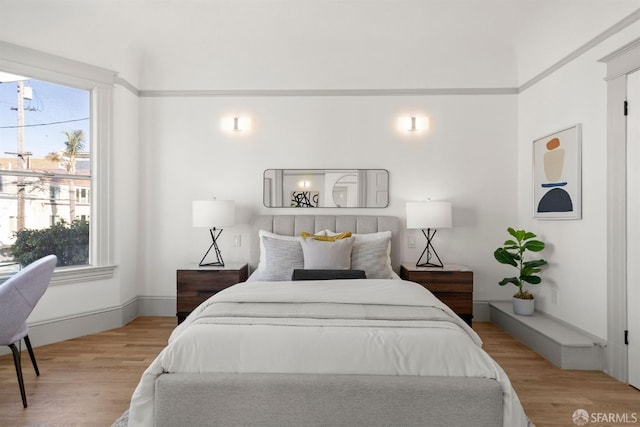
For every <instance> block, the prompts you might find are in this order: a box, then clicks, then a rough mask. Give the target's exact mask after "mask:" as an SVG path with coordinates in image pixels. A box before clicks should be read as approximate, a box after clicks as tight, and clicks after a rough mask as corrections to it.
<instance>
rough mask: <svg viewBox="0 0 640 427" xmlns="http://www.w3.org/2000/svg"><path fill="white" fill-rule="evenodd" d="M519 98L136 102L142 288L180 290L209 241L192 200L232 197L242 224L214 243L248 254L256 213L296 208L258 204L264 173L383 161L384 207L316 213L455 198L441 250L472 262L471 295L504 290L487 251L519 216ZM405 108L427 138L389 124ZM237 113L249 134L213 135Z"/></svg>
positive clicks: (234, 256)
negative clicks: (423, 118)
mask: <svg viewBox="0 0 640 427" xmlns="http://www.w3.org/2000/svg"><path fill="white" fill-rule="evenodd" d="M516 102H517V99H516V96H515V95H497V96H495V95H494V96H477V95H476V96H474V95H470V96H432V97H254V98H223V97H190V98H189V97H165V98H155V97H153V98H143V99H142V100H141V128H140V134H141V140H142V145H143V149H142V155H141V157H142V165H143V176H144V178H143V180H142V182H141V188H143V189H144V191H143V194H142V196H143V209H144V211H143V213H142V214H143V227H142V229H141V230H140V232H141V233H142V236H144V238H143V239H142V242H141V244H142V247H141V250H142V253H143V257H144V260H143V264H142V271H144V272H145V274H146V275H147V276H146V277H145V279H144V281H143V283H144V285H143V286H144V289H143V290H142V292H141V293H142V295H160V296H172V295H175V270H176V268H178V267H180V266H181V265H183V264H186V263H188V262H194V261H197V260H199V257H201V255H202V254H203V253H204V251H205V250H206V248H207V247H208V239H209V237H208V234H207V232H206V230H204V229H194V228H192V227H191V219H190V215H191V213H190V212H191V201H192V200H195V199H200V198H208V197H213V196H216V197H218V198H220V199H227V198H231V199H234V200H235V201H236V203H237V211H238V219H237V222H238V223H239V225H238V226H236V227H235V228H234V229H227V230H225V231H224V232H223V235H222V242H221V247H222V250H223V256H224V258H225V261H232V260H235V261H246V260H247V259H248V254H249V248H248V247H247V243H248V242H249V236H248V234H247V232H248V226H247V224H249V222H250V221H251V220H252V218H253V217H254V216H255V215H256V214H260V213H262V214H271V213H289V214H291V213H300V212H301V211H299V210H295V211H292V210H291V209H267V208H264V207H263V206H262V175H263V172H264V170H265V169H268V168H383V169H388V170H389V181H390V197H391V198H390V204H389V207H388V208H386V209H361V210H356V209H350V210H348V211H347V210H344V209H343V210H338V209H323V210H322V211H320V213H328V214H329V213H337V212H339V213H346V212H349V213H361V214H381V215H397V216H400V217H404V215H405V207H404V204H405V202H406V201H413V200H425V199H426V198H427V197H432V198H433V199H446V200H451V201H452V203H453V209H454V228H453V229H451V230H442V231H440V232H439V234H438V237H437V238H436V242H435V244H436V245H437V248H438V251H439V254H440V255H441V257H443V259H444V260H445V261H448V262H459V263H462V264H466V265H468V266H469V267H471V268H473V269H474V271H475V272H476V293H475V297H476V299H489V298H502V297H505V294H504V293H503V289H501V288H499V287H498V286H497V284H496V279H497V275H496V273H495V270H496V265H495V264H496V263H495V261H493V259H492V252H493V249H494V247H495V246H496V245H498V244H500V243H501V239H502V233H503V231H504V230H505V229H506V227H507V226H508V225H510V224H513V222H514V221H515V220H516V218H517V205H516V203H514V202H513V201H514V200H516V188H517V180H516V177H517V162H516V161H514V160H513V159H515V158H516V155H517V151H516V150H517V146H516V144H514V141H516V139H517V126H516V124H517V105H516ZM411 111H421V112H423V113H425V114H427V115H428V116H429V117H430V121H431V129H430V130H429V131H428V132H427V133H426V134H422V135H419V134H418V135H415V134H413V135H409V134H408V133H407V134H401V133H398V132H397V130H396V128H395V124H396V119H397V118H398V116H399V115H400V114H402V113H409V112H411ZM233 112H243V113H246V114H249V115H250V116H251V117H252V118H253V119H254V123H255V128H254V129H253V130H252V132H251V133H250V134H248V135H239V134H237V133H235V134H227V133H224V132H222V131H221V130H220V127H219V124H220V120H221V118H222V117H224V116H225V115H227V114H231V113H233ZM505 177H506V179H505ZM321 196H322V195H321ZM302 212H303V213H309V214H313V213H317V211H315V210H305V211H302ZM235 234H241V235H242V241H243V242H245V244H244V245H243V246H242V247H240V248H234V247H233V236H234V235H235ZM416 240H417V242H418V246H419V248H416V249H414V250H412V251H409V250H408V249H407V251H406V253H405V254H404V259H406V260H407V261H410V262H415V261H416V260H417V258H418V256H419V251H421V250H422V248H423V247H424V238H423V237H422V236H421V235H420V236H419V238H417V239H416ZM405 246H406V245H405ZM405 249H406V248H405Z"/></svg>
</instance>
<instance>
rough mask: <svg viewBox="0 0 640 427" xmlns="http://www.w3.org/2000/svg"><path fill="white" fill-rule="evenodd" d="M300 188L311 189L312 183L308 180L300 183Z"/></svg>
mask: <svg viewBox="0 0 640 427" xmlns="http://www.w3.org/2000/svg"><path fill="white" fill-rule="evenodd" d="M298 187H300V188H309V187H311V181H306V180H304V181H300V182H299V183H298Z"/></svg>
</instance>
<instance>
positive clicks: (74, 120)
mask: <svg viewBox="0 0 640 427" xmlns="http://www.w3.org/2000/svg"><path fill="white" fill-rule="evenodd" d="M83 120H89V117H85V118H84V119H73V120H63V121H60V122H49V123H35V124H32V125H24V126H0V129H18V128H20V127H23V128H32V127H36V126H51V125H60V124H63V123H71V122H81V121H83Z"/></svg>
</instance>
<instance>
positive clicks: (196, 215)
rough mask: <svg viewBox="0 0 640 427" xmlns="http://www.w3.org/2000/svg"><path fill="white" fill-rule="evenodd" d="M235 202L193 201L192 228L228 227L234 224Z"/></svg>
mask: <svg viewBox="0 0 640 427" xmlns="http://www.w3.org/2000/svg"><path fill="white" fill-rule="evenodd" d="M235 218H236V202H234V201H233V200H194V201H193V226H194V227H207V228H213V227H218V228H222V227H229V226H232V225H234V224H235Z"/></svg>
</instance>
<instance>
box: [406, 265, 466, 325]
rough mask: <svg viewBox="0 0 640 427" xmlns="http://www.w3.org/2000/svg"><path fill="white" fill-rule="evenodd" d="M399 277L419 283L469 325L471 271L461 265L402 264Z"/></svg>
mask: <svg viewBox="0 0 640 427" xmlns="http://www.w3.org/2000/svg"><path fill="white" fill-rule="evenodd" d="M400 277H401V278H402V279H404V280H410V281H412V282H416V283H419V284H420V285H422V286H424V287H425V288H427V289H428V290H429V291H431V293H433V294H434V295H435V296H436V298H438V299H439V300H440V301H442V302H444V303H445V304H446V305H448V306H449V308H451V309H452V310H453V311H454V312H455V313H456V314H457V315H458V316H460V317H461V318H462V319H464V320H465V321H466V322H467V323H468V324H469V325H471V319H472V317H473V271H471V270H469V269H468V268H466V267H462V266H445V267H444V268H436V267H431V268H422V267H416V266H414V265H410V264H402V266H401V268H400Z"/></svg>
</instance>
